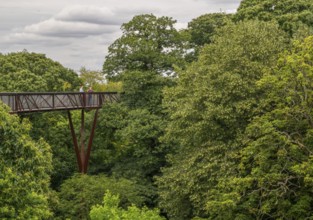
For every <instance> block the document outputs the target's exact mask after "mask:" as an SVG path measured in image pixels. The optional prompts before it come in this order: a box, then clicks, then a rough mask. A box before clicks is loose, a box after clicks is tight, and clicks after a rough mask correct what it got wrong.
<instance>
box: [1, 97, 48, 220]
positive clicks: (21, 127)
mask: <svg viewBox="0 0 313 220" xmlns="http://www.w3.org/2000/svg"><path fill="white" fill-rule="evenodd" d="M30 129H31V125H30V123H29V122H28V121H27V120H23V121H22V122H20V119H19V118H18V117H17V116H12V115H10V114H9V113H8V109H7V108H5V107H4V105H3V104H1V103H0V218H1V219H20V220H22V219H48V218H49V217H51V216H52V215H53V213H52V212H51V211H50V209H49V207H48V198H49V175H48V173H49V172H51V169H52V166H51V150H50V146H49V145H48V144H47V143H46V142H45V141H44V140H43V139H41V140H39V141H34V140H32V139H31V137H30V135H29V131H30Z"/></svg>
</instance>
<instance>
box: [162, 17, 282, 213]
mask: <svg viewBox="0 0 313 220" xmlns="http://www.w3.org/2000/svg"><path fill="white" fill-rule="evenodd" d="M284 41H285V39H284V37H283V34H282V32H280V31H279V29H278V27H277V26H276V25H275V24H272V23H268V24H267V23H264V22H258V21H255V22H242V23H238V24H237V25H235V24H229V25H227V26H225V27H222V28H221V29H220V30H219V31H218V33H217V35H216V37H215V38H214V42H213V43H211V44H209V45H207V46H205V47H204V48H203V50H202V51H201V53H200V57H199V60H198V61H197V62H195V63H194V64H192V65H191V66H190V67H189V68H188V69H187V70H186V71H182V72H180V73H179V79H178V85H177V86H176V87H173V88H171V89H167V90H166V91H165V101H164V104H165V106H167V107H168V110H169V114H170V119H171V120H170V122H169V125H168V127H167V129H166V134H165V136H164V141H165V142H168V143H176V144H177V145H178V146H179V147H178V148H177V152H176V153H175V154H173V155H172V156H171V157H169V162H170V163H171V165H172V166H171V167H168V168H164V169H163V175H162V176H161V177H159V178H158V187H159V190H160V197H161V204H160V205H161V207H162V208H164V209H165V210H166V211H167V212H168V214H169V216H170V217H171V218H172V219H190V218H192V217H195V216H199V217H208V216H210V214H209V213H210V212H211V213H213V211H212V209H213V208H212V206H209V205H207V203H208V202H209V201H211V200H214V201H217V202H218V203H219V200H221V201H222V205H221V206H220V207H223V209H222V210H221V209H218V211H219V212H217V213H218V214H219V213H221V215H222V214H223V216H222V217H221V218H219V219H229V218H231V217H232V209H233V207H234V205H235V203H234V202H233V201H232V200H235V201H236V199H238V195H236V194H235V193H234V194H227V195H224V194H223V193H222V192H223V190H227V188H225V187H224V185H225V184H224V183H225V182H227V181H229V179H228V178H231V177H233V176H234V175H235V174H236V160H237V148H238V143H237V140H236V138H237V137H240V136H241V134H242V133H243V132H244V130H245V128H246V126H247V125H248V124H249V122H250V120H251V118H252V117H253V116H255V115H256V114H258V110H257V107H258V102H259V99H260V98H261V97H262V90H261V89H259V88H258V87H257V86H256V82H257V81H258V80H259V79H261V78H262V76H263V74H264V72H265V71H267V70H269V69H270V68H271V66H272V65H274V64H275V63H276V60H277V56H278V55H277V54H278V53H279V52H280V51H282V50H283V49H284V47H285V44H284ZM239 198H240V197H239ZM210 217H211V218H212V219H215V215H211V216H210ZM216 219H218V218H216Z"/></svg>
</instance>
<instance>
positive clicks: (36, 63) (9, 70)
mask: <svg viewBox="0 0 313 220" xmlns="http://www.w3.org/2000/svg"><path fill="white" fill-rule="evenodd" d="M0 76H1V77H0V78H1V79H0V91H4V92H21V91H23V92H35V91H36V92H39V91H40V92H43V91H50V92H51V91H73V90H74V89H75V88H78V86H79V83H80V82H79V79H78V76H77V74H76V73H75V72H74V71H72V70H69V69H66V68H64V67H63V66H61V64H59V63H57V62H54V61H52V60H51V59H49V58H46V56H45V55H43V54H36V53H28V52H27V51H23V52H19V53H9V54H7V55H0Z"/></svg>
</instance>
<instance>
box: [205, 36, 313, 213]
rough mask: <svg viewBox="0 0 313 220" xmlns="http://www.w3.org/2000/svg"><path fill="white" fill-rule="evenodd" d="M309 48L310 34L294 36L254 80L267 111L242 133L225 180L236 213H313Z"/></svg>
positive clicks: (311, 65)
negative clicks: (234, 169) (233, 170)
mask: <svg viewBox="0 0 313 220" xmlns="http://www.w3.org/2000/svg"><path fill="white" fill-rule="evenodd" d="M312 54H313V37H309V38H307V39H305V40H304V41H303V42H300V41H296V42H295V43H294V45H293V48H292V50H291V51H288V52H285V53H284V54H283V55H282V56H281V58H280V60H279V63H278V66H277V68H275V71H272V72H268V73H267V74H266V75H265V76H264V77H263V78H262V79H261V80H260V81H259V85H260V87H263V88H264V89H265V91H266V96H265V99H264V100H263V101H262V102H261V103H260V104H261V106H263V108H264V107H266V109H267V111H266V112H265V113H264V114H262V115H261V116H259V117H256V118H255V119H253V120H252V122H251V123H250V125H249V126H248V128H247V130H246V132H245V135H243V138H242V143H243V146H244V147H243V148H242V150H241V151H240V154H239V155H240V164H239V166H238V167H239V169H238V171H239V176H238V177H237V178H234V179H232V180H229V182H228V183H229V185H228V187H229V189H232V190H231V191H230V192H231V193H230V194H232V195H233V196H232V197H233V198H235V199H230V200H229V201H231V200H232V202H234V207H235V208H234V209H235V210H234V212H237V215H238V216H240V218H242V219H264V218H268V219H310V218H312V216H313V209H312V204H313V199H312V193H313V192H312V177H313V173H312V152H313V151H312V150H313V148H312V140H313V139H312V138H313V136H312V134H313V133H312V131H313V123H312V122H313V118H312V115H313V111H312V109H313V100H312V96H313V94H312V91H313V56H312ZM230 194H229V195H230ZM224 202H225V200H224ZM212 205H215V206H216V204H212V203H211V204H209V208H210V207H212ZM219 205H220V207H221V206H222V202H221V203H220V204H219ZM216 210H217V211H218V209H216ZM239 213H240V215H239Z"/></svg>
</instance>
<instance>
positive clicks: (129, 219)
mask: <svg viewBox="0 0 313 220" xmlns="http://www.w3.org/2000/svg"><path fill="white" fill-rule="evenodd" d="M119 203H120V201H119V197H118V196H115V195H112V194H111V193H110V191H106V193H105V196H104V198H103V206H100V205H96V206H93V207H92V208H91V211H90V218H91V220H123V219H124V220H134V219H136V220H162V219H164V218H162V217H160V216H159V210H157V209H154V210H149V209H147V208H146V207H144V208H142V209H139V208H137V207H136V206H134V205H132V206H129V207H128V208H127V210H124V209H122V208H120V207H119V206H118V205H119Z"/></svg>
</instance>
